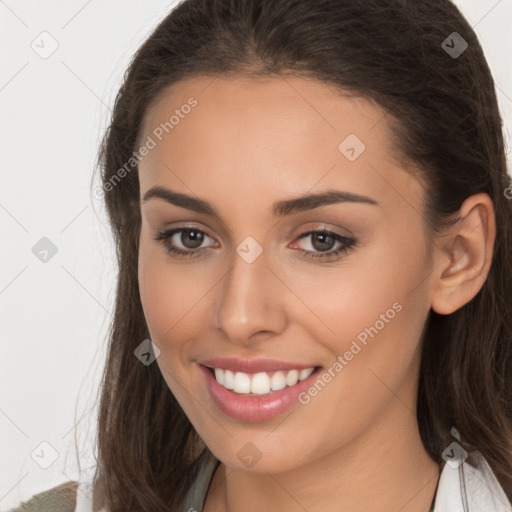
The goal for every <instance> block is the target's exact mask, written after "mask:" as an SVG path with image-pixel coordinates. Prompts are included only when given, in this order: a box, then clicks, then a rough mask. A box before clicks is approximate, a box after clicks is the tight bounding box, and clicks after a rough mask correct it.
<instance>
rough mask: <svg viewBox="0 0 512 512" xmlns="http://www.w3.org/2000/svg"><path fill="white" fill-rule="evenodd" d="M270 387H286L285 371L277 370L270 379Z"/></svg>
mask: <svg viewBox="0 0 512 512" xmlns="http://www.w3.org/2000/svg"><path fill="white" fill-rule="evenodd" d="M270 387H271V388H272V391H279V390H280V389H284V388H285V387H286V377H285V375H284V373H283V372H276V373H274V375H272V378H271V379H270Z"/></svg>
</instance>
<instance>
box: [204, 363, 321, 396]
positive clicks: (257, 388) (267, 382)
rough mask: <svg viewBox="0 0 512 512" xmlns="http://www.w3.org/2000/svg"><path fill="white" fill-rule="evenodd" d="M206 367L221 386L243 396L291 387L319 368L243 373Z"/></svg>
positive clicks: (266, 393)
mask: <svg viewBox="0 0 512 512" xmlns="http://www.w3.org/2000/svg"><path fill="white" fill-rule="evenodd" d="M206 368H207V369H208V370H209V372H210V373H211V374H212V375H213V376H214V378H215V380H216V381H217V383H218V384H220V385H221V386H222V387H224V388H225V389H227V390H229V391H232V392H234V393H237V394H240V395H245V396H261V395H268V394H272V392H275V391H281V390H282V389H285V388H287V387H293V386H295V385H296V384H298V383H299V382H302V381H303V380H305V379H307V378H308V377H310V376H311V375H312V374H313V373H315V372H317V371H318V370H319V369H320V367H319V366H311V367H309V368H304V369H300V370H299V369H291V370H278V371H272V372H258V373H245V372H235V371H231V370H227V369H223V368H210V367H206Z"/></svg>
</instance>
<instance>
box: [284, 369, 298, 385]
mask: <svg viewBox="0 0 512 512" xmlns="http://www.w3.org/2000/svg"><path fill="white" fill-rule="evenodd" d="M297 382H299V371H298V370H291V371H289V372H288V375H287V376H286V385H287V386H295V384H297Z"/></svg>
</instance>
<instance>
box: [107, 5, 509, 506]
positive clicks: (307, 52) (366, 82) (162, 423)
mask: <svg viewBox="0 0 512 512" xmlns="http://www.w3.org/2000/svg"><path fill="white" fill-rule="evenodd" d="M453 32H457V33H458V34H459V35H460V36H462V38H463V39H464V40H465V41H466V42H467V43H468V47H467V49H466V50H465V51H464V52H463V53H462V54H461V55H459V56H457V57H454V56H453V55H450V54H449V53H448V52H447V51H445V48H443V47H442V43H443V41H444V40H445V39H446V38H447V37H448V36H450V35H451V34H452V33H453ZM228 74H233V75H246V76H249V77H252V78H258V77H272V76H283V77H284V76H286V75H294V76H298V77H303V78H308V79H315V80H320V81H322V82H324V83H326V84H329V85H332V86H334V87H336V88H337V89H338V90H339V91H340V94H352V95H354V96H360V97H364V98H367V99H369V100H372V101H374V102H376V103H377V104H378V105H380V106H381V107H383V108H384V109H385V111H386V112H387V117H388V118H389V120H390V121H391V126H392V129H393V134H394V137H395V138H394V141H393V144H394V149H395V150H396V151H397V154H399V155H401V159H402V162H403V163H404V167H405V166H406V164H407V167H408V168H409V169H412V170H413V172H415V173H416V175H417V176H418V177H421V178H422V179H424V183H425V184H426V185H425V187H426V190H425V193H426V198H427V205H426V209H425V212H424V213H425V225H427V226H429V227H430V228H431V231H432V233H435V232H437V231H439V230H440V229H441V227H442V226H443V224H444V223H445V222H446V220H447V219H449V218H450V217H451V216H453V214H454V213H456V212H457V210H458V209H459V208H460V206H461V204H462V202H463V201H464V200H465V199H466V198H467V197H469V196H471V195H473V194H476V193H479V192H485V193H487V194H489V196H490V197H491V199H492V201H493V204H494V208H495V215H496V224H497V236H496V241H495V246H494V255H493V261H492V266H491V269H490V273H489V275H488V277H487V279H486V281H485V283H484V284H483V287H482V289H481V290H480V292H479V293H478V294H477V296H476V297H475V298H474V299H472V300H471V301H470V302H469V303H468V304H466V305H465V306H464V307H462V308H460V309H459V310H457V311H456V312H455V313H453V314H451V315H444V316H443V315H439V314H436V313H435V312H433V311H431V314H430V316H429V318H428V321H427V325H426V326H425V337H424V342H423V343H424V345H423V354H422V362H421V371H420V381H419V391H418V406H417V417H418V423H419V428H420V433H421V436H422V440H423V443H424V445H425V448H426V450H427V451H428V453H429V454H430V456H431V457H432V458H433V459H434V460H435V461H437V462H438V463H440V464H441V463H442V458H441V453H442V452H443V450H444V449H445V448H446V447H447V446H448V445H449V444H450V443H451V442H452V441H453V440H454V438H453V436H452V434H451V433H450V427H452V426H456V427H457V429H458V431H459V433H460V436H461V441H460V443H461V444H462V446H463V447H464V448H465V449H466V450H467V451H468V452H470V451H473V450H477V451H479V452H480V453H481V454H482V455H483V456H484V457H485V458H486V460H487V461H488V462H489V465H490V466H491V468H492V469H493V471H494V472H495V474H496V476H497V477H498V479H499V481H500V483H501V485H502V486H503V488H504V489H505V492H506V493H507V495H508V497H509V499H512V352H511V340H512V323H511V309H512V301H511V297H512V259H511V258H512V256H511V254H512V251H511V249H512V239H511V236H512V209H511V202H510V201H509V200H507V198H506V197H505V194H504V191H505V189H506V188H507V187H509V186H510V178H509V176H508V175H507V169H506V159H505V149H504V141H503V133H502V121H501V118H500V113H499V110H498V105H497V99H496V91H495V84H494V81H493V78H492V76H491V72H490V70H489V67H488V65H487V62H486V59H485V57H484V54H483V51H482V48H481V46H480V44H479V42H478V40H477V37H476V35H475V33H474V31H473V29H472V28H471V27H470V25H469V24H468V22H467V21H466V20H465V18H464V17H463V16H462V14H461V13H460V12H459V11H458V9H457V8H456V7H455V6H454V5H453V4H452V3H451V2H450V1H448V0H422V1H421V2H419V1H416V0H395V1H393V0H358V1H354V0H185V1H183V2H182V3H180V4H179V5H178V6H177V7H176V8H175V9H174V10H173V11H172V12H171V13H170V14H169V15H168V16H167V17H166V18H165V19H164V20H163V21H162V22H161V23H160V24H159V25H158V26H157V27H156V29H155V30H154V32H153V33H152V34H151V35H150V36H149V38H148V39H147V40H146V41H145V42H144V44H143V45H142V46H141V48H140V49H139V50H138V51H137V53H136V54H135V56H134V58H133V60H132V61H131V63H130V66H129V69H128V70H127V72H126V74H125V77H124V81H123V84H122V86H121V88H120V90H119V93H118V95H117V98H116V101H115V106H114V110H113V115H112V120H111V123H110V126H109V127H108V130H107V132H106V134H105V137H104V140H103V142H102V146H101V148H100V152H99V164H100V167H101V174H102V183H103V185H102V186H103V188H104V190H105V194H104V198H105V204H106V208H107V212H108V215H109V220H110V223H111V227H112V231H113V236H114V240H115V245H116V250H117V258H118V265H119V276H118V284H117V292H116V293H117V295H116V307H115V314H114V318H113V321H112V325H111V330H110V339H109V351H108V357H107V361H106V366H105V370H104V375H103V382H102V393H101V404H100V409H99V418H98V430H99V432H98V440H97V442H98V446H97V449H98V454H97V457H98V468H97V478H98V479H101V481H102V482H103V483H104V488H105V493H106V500H107V506H108V508H109V510H110V511H111V512H118V511H119V512H121V511H123V512H125V511H127V510H129V511H131V512H134V511H152V512H154V511H156V510H158V511H160V510H161V511H176V510H178V507H179V505H180V502H181V501H182V499H183V497H184V494H185V492H186V491H187V488H188V487H189V485H190V484H191V482H192V481H193V479H194V477H195V475H196V472H197V470H198V464H199V462H201V461H202V460H203V458H205V457H208V456H209V450H208V449H207V448H206V447H203V450H202V451H200V455H199V452H197V451H194V447H195V446H198V443H200V440H199V439H198V436H197V433H196V432H195V430H194V428H193V427H192V425H191V423H190V422H189V420H188V418H187V417H186V415H185V414H184V412H183V410H182V409H181V407H180V406H179V404H178V403H177V401H176V399H175V398H174V396H173V394H172V393H171V392H170V390H169V388H168V386H167V385H166V383H165V381H164V379H163V377H162V375H161V373H160V371H159V367H158V365H156V364H151V365H149V366H145V365H143V364H141V363H140V362H139V360H138V359H137V358H136V357H134V349H135V348H136V347H137V346H138V345H139V344H140V343H141V342H142V340H144V339H146V338H149V337H150V336H149V332H148V328H147V325H146V321H145V318H144V314H143V310H142V306H141V301H140V297H139V288H138V277H137V258H138V244H139V233H140V226H141V219H140V202H139V193H140V191H139V181H138V174H137V172H138V171H137V169H136V168H134V170H133V171H132V172H128V173H126V175H125V176H123V177H122V179H117V181H116V182H115V186H112V183H113V181H112V179H113V177H114V176H115V175H116V173H118V171H119V169H121V168H123V166H125V164H126V163H127V162H128V161H129V159H130V158H131V157H132V155H133V152H134V151H136V150H137V147H136V144H137V141H138V137H139V136H140V130H141V124H142V122H143V119H144V116H145V115H146V113H147V111H148V109H149V107H150V106H151V105H152V104H153V103H154V102H155V100H156V98H157V97H158V95H159V94H162V93H163V92H165V89H166V88H167V87H168V86H170V85H172V84H176V83H177V82H179V81H180V80H183V79H185V78H191V77H193V76H211V77H212V78H214V77H218V76H220V75H223V76H225V75H228ZM199 108H200V107H199ZM125 168H126V167H125ZM117 176H118V177H119V174H118V175H117ZM109 183H110V186H109V185H108V184H109Z"/></svg>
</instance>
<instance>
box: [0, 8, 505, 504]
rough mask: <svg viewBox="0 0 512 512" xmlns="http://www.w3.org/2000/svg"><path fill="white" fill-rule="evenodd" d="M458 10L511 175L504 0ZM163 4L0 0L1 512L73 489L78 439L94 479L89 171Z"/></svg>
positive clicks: (101, 273)
mask: <svg viewBox="0 0 512 512" xmlns="http://www.w3.org/2000/svg"><path fill="white" fill-rule="evenodd" d="M456 4H457V5H458V6H459V7H460V8H461V10H462V12H463V13H464V15H465V16H466V17H467V19H468V20H469V22H470V23H471V25H472V26H473V27H475V29H476V32H477V34H478V36H479V38H480V41H481V43H482V46H483V48H484V51H485V54H486V57H487V59H488V62H489V65H490V67H491V70H492V72H493V74H494V77H495V80H496V83H497V88H498V89H497V90H498V97H499V102H500V108H501V112H502V116H503V118H504V121H505V129H504V134H505V138H506V142H507V148H508V149H507V151H508V155H507V157H508V162H509V169H510V168H511V166H510V163H511V161H512V160H511V155H510V148H511V146H512V144H511V137H510V134H511V132H512V129H511V127H512V67H511V53H512V52H511V50H512V31H511V30H510V28H509V27H510V26H512V0H500V1H497V0H458V1H456ZM173 5H174V2H169V1H152V2H147V1H145V2H144V1H142V0H137V1H136V0H130V1H121V0H116V1H113V0H110V1H101V2H100V1H99V0H89V1H85V0H73V1H69V0H68V1H63V0H62V1H46V2H42V1H35V0H32V1H19V2H15V1H14V0H4V1H2V0H0V48H2V50H3V51H2V53H1V55H0V59H1V73H0V102H1V107H2V109H1V122H0V141H1V146H0V148H1V169H2V171H1V172H2V179H1V187H0V225H1V229H2V231H1V232H2V238H1V239H2V243H1V244H0V251H1V253H0V257H1V262H2V263H1V266H0V307H1V308H2V320H1V324H0V325H1V335H2V345H1V354H0V360H1V363H2V369H1V374H0V379H1V390H2V395H1V400H0V431H1V432H2V438H1V466H0V467H1V470H0V509H1V510H6V509H8V508H10V507H12V506H15V505H16V504H18V503H19V501H20V500H24V499H27V498H28V497H29V496H30V495H32V494H33V493H35V492H38V491H40V490H43V489H46V488H48V487H50V486H53V485H57V484H59V483H61V482H63V481H66V480H69V479H71V478H77V466H76V460H75V455H74V435H75V429H76V428H78V431H77V433H78V441H79V449H80V451H81V457H82V459H83V460H82V464H83V466H82V467H84V466H85V467H87V466H91V458H90V453H91V443H93V441H94V435H95V419H96V418H95V409H94V400H93V394H94V393H95V391H96V390H97V387H98V385H99V378H100V375H101V369H102V365H103V360H104V357H105V350H104V346H105V340H106V335H107V328H108V324H109V319H110V313H111V312H112V310H113V300H114V290H115V276H116V265H115V260H114V251H113V247H112V245H111V240H110V232H109V227H108V225H107V223H106V217H105V212H104V208H103V206H102V204H101V203H100V201H98V200H97V199H95V198H94V197H91V196H90V188H91V187H90V184H91V179H92V172H93V168H94V164H95V161H96V152H97V149H98V144H99V141H100V137H101V135H102V133H103V131H104V129H105V127H106V126H107V122H108V119H109V115H110V107H111V105H112V104H113V99H114V97H115V94H116V92H117V89H118V87H119V84H120V80H121V77H122V75H123V73H124V71H125V69H126V67H127V65H128V63H129V60H130V58H131V56H132V54H133V53H134V51H135V50H136V49H137V48H138V46H139V45H140V44H141V43H142V41H143V40H144V39H145V38H146V37H147V35H149V33H150V31H151V30H152V29H153V28H154V27H155V26H156V25H157V23H158V22H159V21H160V20H161V19H162V18H163V17H164V16H165V14H166V13H167V12H168V11H169V10H170V8H171V7H172V6H173ZM44 31H46V32H48V33H49V34H51V38H53V39H54V40H55V41H56V42H57V43H58V48H57V50H56V51H55V52H54V53H53V54H52V55H51V56H49V57H48V58H46V59H43V58H41V57H40V56H39V54H38V53H36V51H34V49H33V48H32V47H31V44H32V42H33V41H34V40H35V43H33V44H34V45H39V47H40V50H39V51H41V52H42V51H44V49H46V50H48V49H49V48H51V44H52V42H51V40H50V39H49V36H40V34H41V33H42V32H44ZM447 35H448V34H447ZM41 38H46V39H44V43H41ZM43 46H44V48H43ZM42 237H48V238H49V239H50V240H51V241H52V242H53V243H54V244H55V245H56V247H57V249H58V252H57V253H56V254H55V256H53V257H52V258H51V259H49V261H47V262H46V263H43V262H41V261H40V260H39V259H37V258H36V256H35V255H34V254H33V253H32V247H33V246H34V245H35V244H36V243H37V242H38V241H39V240H40V239H41V238H42ZM75 405H76V406H77V408H75ZM42 442H45V443H49V445H51V447H53V448H50V447H49V446H48V445H44V444H43V445H41V444H40V443H42ZM53 450H55V456H57V458H56V460H55V461H54V462H53V464H51V465H50V466H49V467H48V468H47V469H43V468H42V467H41V465H43V466H44V465H47V464H50V463H51V462H52V456H53V454H54V452H53ZM36 461H37V462H36Z"/></svg>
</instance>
